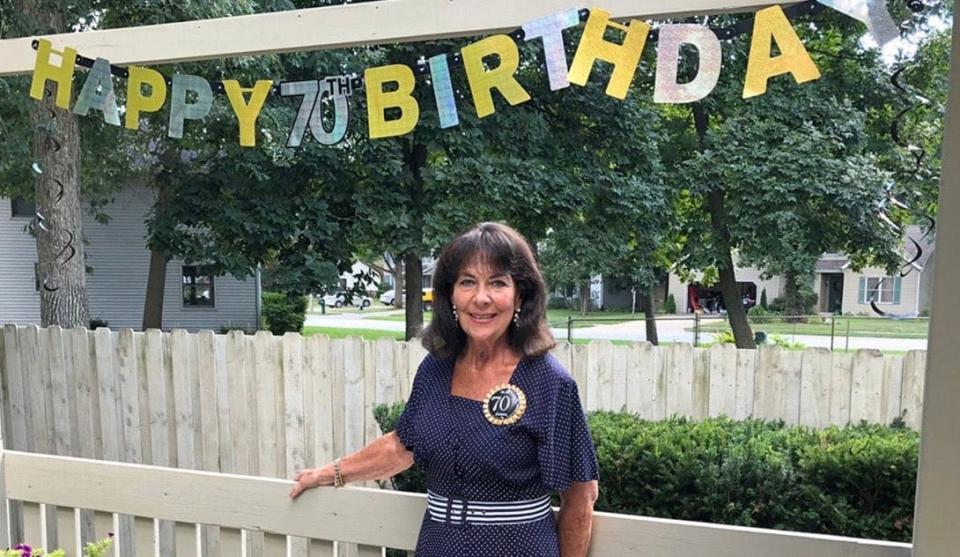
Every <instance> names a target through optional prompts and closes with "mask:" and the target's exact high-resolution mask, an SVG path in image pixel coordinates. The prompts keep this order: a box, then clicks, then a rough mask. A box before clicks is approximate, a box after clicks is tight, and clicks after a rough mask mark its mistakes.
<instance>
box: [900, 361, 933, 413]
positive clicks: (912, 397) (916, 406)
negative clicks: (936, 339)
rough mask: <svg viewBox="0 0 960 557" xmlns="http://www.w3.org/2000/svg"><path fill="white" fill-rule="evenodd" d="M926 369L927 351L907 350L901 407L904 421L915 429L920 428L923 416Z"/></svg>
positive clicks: (904, 362)
mask: <svg viewBox="0 0 960 557" xmlns="http://www.w3.org/2000/svg"><path fill="white" fill-rule="evenodd" d="M926 369H927V353H926V352H924V351H922V350H911V351H909V352H907V355H906V356H905V357H904V359H903V392H902V394H901V397H900V408H901V412H902V413H903V420H904V422H906V424H907V425H908V426H909V427H911V428H913V429H915V430H919V429H920V418H921V417H922V416H923V383H924V372H925V371H926Z"/></svg>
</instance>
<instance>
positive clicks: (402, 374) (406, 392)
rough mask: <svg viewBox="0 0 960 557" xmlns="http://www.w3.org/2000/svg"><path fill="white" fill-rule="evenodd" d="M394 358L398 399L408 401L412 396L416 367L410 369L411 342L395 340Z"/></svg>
mask: <svg viewBox="0 0 960 557" xmlns="http://www.w3.org/2000/svg"><path fill="white" fill-rule="evenodd" d="M393 346H394V349H393V359H394V362H395V364H394V365H396V367H397V389H398V391H399V392H398V394H397V397H398V400H403V401H406V400H407V399H408V398H410V389H411V387H412V384H413V376H414V374H415V373H416V369H413V370H411V369H410V350H409V343H406V342H402V341H399V340H395V341H394V342H393Z"/></svg>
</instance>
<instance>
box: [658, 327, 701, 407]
mask: <svg viewBox="0 0 960 557" xmlns="http://www.w3.org/2000/svg"><path fill="white" fill-rule="evenodd" d="M667 356H668V358H669V362H670V363H669V364H668V365H667V366H665V369H664V373H665V374H666V376H667V393H666V394H667V409H666V414H667V416H672V415H674V414H677V415H679V416H692V415H693V367H694V364H693V359H694V355H693V346H692V345H690V344H687V343H685V342H684V343H675V344H671V345H669V346H668V347H667Z"/></svg>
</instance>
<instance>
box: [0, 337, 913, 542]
mask: <svg viewBox="0 0 960 557" xmlns="http://www.w3.org/2000/svg"><path fill="white" fill-rule="evenodd" d="M554 354H555V355H556V356H557V358H559V359H560V361H561V362H563V364H564V365H565V366H566V367H567V369H569V370H570V371H571V373H572V374H573V376H574V377H575V378H576V380H577V383H578V384H579V386H580V394H581V398H582V399H583V400H584V403H585V405H586V407H587V409H588V410H595V409H610V410H621V409H625V410H628V411H631V412H635V413H637V414H638V415H640V416H642V417H644V418H648V419H662V418H664V417H668V416H670V415H674V414H678V415H685V416H690V417H693V418H702V417H705V416H717V415H727V416H730V417H733V418H744V417H747V416H757V417H762V418H771V419H783V420H785V421H786V422H788V423H792V424H806V425H810V426H814V427H823V426H827V425H829V424H846V423H848V422H850V421H853V422H857V421H860V420H867V421H870V422H882V423H886V422H889V421H891V420H892V419H894V418H895V417H897V416H902V417H903V418H904V419H905V421H906V422H907V423H908V424H909V425H910V426H912V427H915V428H916V427H919V417H920V413H921V408H920V405H921V401H922V393H923V370H924V367H925V353H924V352H922V351H917V352H910V353H908V354H907V355H905V356H884V355H882V354H881V353H879V352H877V351H860V352H857V353H855V354H842V353H830V352H829V351H827V350H825V349H811V350H807V351H805V352H789V351H782V350H780V349H779V348H776V347H771V348H762V349H760V350H756V351H754V350H736V349H735V348H733V347H732V346H729V345H726V346H723V345H718V346H713V347H711V348H708V349H701V348H693V347H691V346H689V345H683V344H678V345H669V346H666V347H662V348H660V347H654V346H651V345H649V344H646V343H638V344H634V345H631V346H614V345H612V344H610V343H607V342H596V343H592V344H590V345H573V346H571V345H568V344H566V343H561V344H560V345H559V346H558V347H557V349H556V350H555V351H554ZM424 355H425V352H424V350H423V349H422V347H420V345H419V344H418V343H405V342H396V341H393V340H389V339H382V340H379V341H376V342H364V341H362V340H360V339H358V338H349V339H344V340H331V339H329V338H326V337H310V338H306V339H305V338H302V337H301V336H300V335H297V334H287V335H285V336H283V337H274V336H272V335H270V334H269V333H266V332H261V333H258V334H257V335H254V336H245V335H243V334H242V333H239V332H234V333H231V334H229V335H215V334H213V333H212V332H201V333H198V334H189V333H187V332H185V331H174V332H172V333H162V332H160V331H156V330H153V331H147V332H146V333H137V332H133V331H130V330H122V331H119V332H113V331H109V330H107V329H98V330H97V331H87V330H85V329H73V330H61V329H60V328H58V327H51V328H48V329H40V328H37V327H33V326H30V327H16V326H12V325H8V326H5V327H4V329H3V334H2V336H0V381H2V388H3V393H2V399H0V402H2V406H3V408H2V411H3V424H4V435H3V437H4V439H5V443H6V446H7V448H9V449H14V450H18V451H28V452H33V453H45V454H51V455H61V456H73V457H82V458H86V459H97V460H106V461H115V462H124V463H132V464H152V465H158V466H167V467H177V468H181V469H192V470H204V471H208V472H221V473H231V474H243V475H250V476H260V477H268V478H289V477H291V476H292V475H293V474H294V472H295V471H296V470H298V469H301V468H304V467H312V466H316V465H320V464H322V463H325V462H328V461H329V460H331V459H332V458H334V457H335V456H337V455H341V454H345V453H349V452H351V451H353V450H356V449H358V448H360V447H361V446H362V445H363V444H365V443H366V442H368V441H370V440H372V439H374V438H376V437H377V436H378V435H379V434H380V432H379V429H378V426H377V424H376V422H375V421H374V419H373V416H372V408H373V406H374V405H376V404H379V403H391V402H395V401H400V400H405V399H406V397H407V396H408V395H409V391H410V386H411V382H412V381H411V380H412V377H413V375H414V373H415V371H416V368H417V366H418V364H419V362H420V361H421V360H422V359H423V357H424ZM103 488H104V489H110V486H107V485H105V486H103ZM47 502H52V501H47ZM71 506H75V505H71ZM33 509H34V507H32V506H29V505H28V506H26V507H25V508H24V510H23V513H21V510H20V506H19V505H17V504H14V505H12V507H11V511H12V512H11V517H12V518H11V519H12V521H13V525H12V526H13V533H14V535H27V533H28V531H27V530H24V529H23V528H25V526H24V525H23V524H22V523H21V522H20V520H21V519H22V520H24V521H26V523H29V522H30V520H31V517H32V515H31V513H34V512H35V511H34V510H33ZM135 514H140V511H138V512H137V513H135ZM78 516H79V517H81V518H82V520H80V521H79V523H78V526H77V528H78V529H79V531H82V533H83V539H87V540H89V539H93V536H94V529H95V527H96V521H97V518H96V516H95V515H94V514H93V513H90V512H85V513H80V514H78ZM145 516H151V517H152V516H160V515H151V514H149V513H145ZM43 518H44V520H45V523H46V524H47V527H48V535H50V536H51V539H52V540H55V539H56V530H57V526H58V525H60V526H61V527H62V528H66V529H67V530H69V529H70V528H72V526H71V524H73V522H72V521H70V520H67V521H66V523H64V519H63V517H62V513H59V514H58V512H57V511H56V509H54V508H52V507H47V508H45V511H44V515H43ZM157 524H158V526H157V530H156V535H157V537H158V539H160V540H162V544H161V546H160V547H162V548H163V551H161V553H160V554H161V555H185V554H187V553H183V551H184V548H183V546H182V543H183V542H182V540H183V539H185V538H184V537H183V536H182V535H180V536H178V535H176V534H175V530H176V529H177V528H175V527H174V525H173V524H172V523H169V522H166V521H162V522H158V523H157ZM117 528H118V529H119V531H120V532H122V533H123V535H122V536H121V541H122V543H123V544H128V543H132V542H131V541H130V540H132V539H133V537H134V536H133V535H132V534H131V532H133V531H136V530H137V529H143V528H147V530H149V531H151V532H152V531H153V530H152V526H151V523H149V521H148V523H143V522H142V521H141V522H137V521H136V520H134V519H133V518H131V517H124V516H122V517H121V518H120V519H118V522H117ZM189 528H192V527H189ZM189 528H188V529H189ZM180 529H181V530H182V526H181V527H180ZM28 530H29V529H28ZM202 534H203V535H201V536H200V539H201V542H202V544H203V545H204V547H205V548H206V551H207V553H209V554H216V551H217V548H218V547H220V546H221V544H222V545H223V547H239V546H238V545H237V544H239V543H240V538H241V537H242V538H243V539H245V540H247V542H246V544H248V554H250V555H260V554H263V555H273V554H274V553H273V550H275V549H276V548H277V547H279V546H280V545H284V543H285V542H284V538H283V537H280V538H271V537H270V536H264V535H263V534H262V533H260V532H259V531H258V530H257V529H253V530H251V531H250V532H243V533H240V534H238V535H237V536H238V537H237V538H236V539H234V538H233V537H232V536H233V534H232V533H230V532H228V533H226V534H224V536H225V537H224V536H221V535H220V533H219V532H218V531H217V530H216V529H213V530H209V529H207V530H203V532H202ZM174 538H176V540H177V541H174ZM297 543H299V544H300V545H296V544H294V545H295V546H296V547H300V548H301V549H303V547H305V546H303V543H305V542H297ZM278 544H279V545H278ZM271 547H272V548H273V550H271V549H270V548H271ZM174 549H176V550H175V551H174ZM355 551H356V549H355V548H351V550H350V551H349V552H347V553H350V554H354V552H355ZM361 551H362V550H361ZM121 554H122V555H124V556H126V555H133V554H134V548H133V546H130V545H125V546H124V547H122V552H121ZM223 554H224V555H239V553H229V552H227V553H223ZM665 555H666V554H665ZM671 555H672V554H671Z"/></svg>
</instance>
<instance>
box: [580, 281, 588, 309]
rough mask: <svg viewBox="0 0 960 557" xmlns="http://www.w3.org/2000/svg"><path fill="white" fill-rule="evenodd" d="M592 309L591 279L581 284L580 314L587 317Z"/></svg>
mask: <svg viewBox="0 0 960 557" xmlns="http://www.w3.org/2000/svg"><path fill="white" fill-rule="evenodd" d="M589 310H590V280H589V279H587V282H585V283H583V284H581V285H580V315H582V316H584V317H586V315H587V312H588V311H589Z"/></svg>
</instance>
